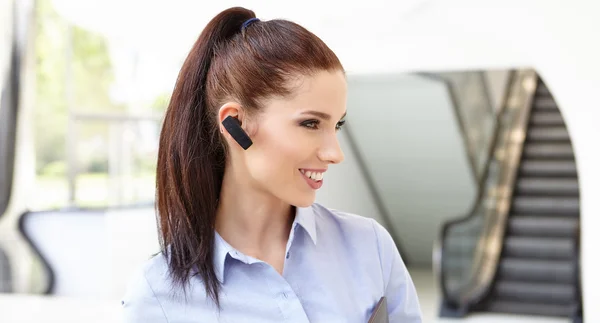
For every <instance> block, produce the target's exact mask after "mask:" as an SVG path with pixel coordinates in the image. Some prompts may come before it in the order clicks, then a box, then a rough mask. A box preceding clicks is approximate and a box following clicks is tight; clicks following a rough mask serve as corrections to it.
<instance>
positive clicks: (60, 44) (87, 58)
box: [35, 0, 125, 173]
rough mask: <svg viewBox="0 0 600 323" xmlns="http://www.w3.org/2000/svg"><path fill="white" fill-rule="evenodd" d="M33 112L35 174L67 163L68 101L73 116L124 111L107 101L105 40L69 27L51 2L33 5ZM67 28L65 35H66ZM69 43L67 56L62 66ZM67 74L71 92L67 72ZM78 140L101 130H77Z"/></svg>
mask: <svg viewBox="0 0 600 323" xmlns="http://www.w3.org/2000/svg"><path fill="white" fill-rule="evenodd" d="M36 24H37V25H36V37H35V48H36V62H37V64H36V80H37V84H36V91H37V93H36V109H35V129H36V134H35V145H36V164H37V171H38V173H39V172H41V171H42V170H43V169H44V168H45V167H46V166H47V165H48V164H50V163H52V162H56V161H64V160H66V140H67V138H66V136H67V124H68V114H67V113H68V104H69V102H68V96H69V95H71V99H72V101H71V104H72V107H71V108H72V109H73V110H74V111H77V112H109V111H113V112H114V111H123V110H124V109H125V107H124V106H123V105H117V104H114V103H113V102H111V100H110V97H109V90H110V86H111V83H112V82H113V79H114V75H113V70H112V64H111V61H110V55H109V48H108V45H107V42H106V40H105V39H104V38H103V37H102V36H100V35H97V34H94V33H93V32H90V31H87V30H84V29H82V28H80V27H76V26H71V27H69V24H68V23H67V21H65V19H64V18H62V17H60V16H59V15H58V14H57V13H56V11H55V10H54V9H53V8H52V3H51V0H38V1H37V3H36ZM69 28H70V32H69ZM69 37H70V38H71V46H70V48H71V49H70V51H71V53H70V57H71V61H70V62H67V61H66V60H67V57H68V54H67V53H68V50H69V47H68V46H67V45H68V44H69V43H68V41H69ZM68 70H70V73H71V86H72V89H71V91H68V89H67V88H66V86H67V83H66V81H67V78H66V75H67V71H68ZM81 128H82V129H83V130H82V131H81V132H79V133H78V135H80V136H82V138H85V137H91V136H93V134H98V133H103V132H105V131H106V125H102V124H90V125H86V126H85V127H81Z"/></svg>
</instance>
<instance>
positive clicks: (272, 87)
mask: <svg viewBox="0 0 600 323" xmlns="http://www.w3.org/2000/svg"><path fill="white" fill-rule="evenodd" d="M254 17H255V15H254V12H252V11H251V10H247V9H244V8H239V7H236V8H230V9H227V10H225V11H223V12H221V13H220V14H218V15H217V16H216V17H214V18H213V19H212V20H211V21H210V22H209V23H208V25H207V26H206V28H205V29H204V30H203V31H202V33H201V34H200V36H199V37H198V40H197V41H196V43H195V44H194V46H193V48H192V49H191V51H190V53H189V55H188V56H187V58H186V60H185V62H184V64H183V66H182V68H181V71H180V72H179V76H178V78H177V82H176V84H175V88H174V90H173V94H172V96H171V101H170V102H169V106H168V109H167V112H166V116H165V121H164V124H163V128H162V131H161V134H160V143H159V149H158V165H157V174H156V189H157V192H156V194H157V201H156V204H157V205H156V208H157V212H158V219H159V228H160V231H161V236H160V243H161V250H162V253H163V255H164V256H165V257H166V259H167V261H168V264H169V272H170V275H171V277H172V278H173V280H174V282H175V283H176V285H175V286H177V284H178V285H179V286H180V287H182V288H183V290H184V292H185V285H186V283H187V282H188V280H189V278H190V274H193V275H199V276H200V277H201V279H202V281H203V283H204V286H205V288H206V293H207V295H208V296H210V297H211V298H212V299H213V300H214V302H215V303H216V305H217V306H219V288H220V285H219V281H218V280H217V276H216V274H215V270H214V267H213V247H214V237H215V231H214V230H215V216H216V211H217V205H218V198H219V194H220V191H221V183H222V181H223V174H224V167H225V158H226V155H227V149H226V145H225V142H224V139H223V138H222V135H221V134H220V132H219V127H218V116H217V113H218V107H219V106H220V105H222V104H224V103H226V102H227V101H228V100H234V101H236V102H238V103H239V104H240V105H241V106H242V107H243V108H244V109H245V111H248V113H252V112H253V111H258V110H259V109H260V102H261V100H262V99H266V98H268V97H270V96H275V95H277V96H286V95H289V94H290V93H291V91H292V89H291V88H290V86H289V81H290V78H291V77H293V76H298V75H310V74H313V73H315V72H318V71H322V70H328V71H336V70H340V71H343V67H342V65H341V64H340V62H339V60H338V58H337V57H336V55H335V54H334V53H333V52H332V51H331V49H329V48H328V47H327V45H325V43H324V42H323V41H322V40H321V39H319V38H318V37H317V36H315V35H314V34H312V33H311V32H309V31H308V30H306V29H305V28H303V27H301V26H299V25H298V24H295V23H293V22H290V21H286V20H269V21H254V22H253V23H252V24H250V25H248V26H247V27H244V28H243V29H242V24H244V22H246V21H247V20H248V19H250V18H254ZM196 271H197V272H196Z"/></svg>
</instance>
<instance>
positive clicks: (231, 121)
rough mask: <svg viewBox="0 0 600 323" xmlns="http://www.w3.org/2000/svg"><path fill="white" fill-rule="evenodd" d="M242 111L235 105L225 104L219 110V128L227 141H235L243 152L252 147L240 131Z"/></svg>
mask: <svg viewBox="0 0 600 323" xmlns="http://www.w3.org/2000/svg"><path fill="white" fill-rule="evenodd" d="M242 120H243V111H242V109H241V106H240V105H239V104H237V103H226V104H224V105H223V106H222V107H221V108H220V109H219V121H220V124H219V128H220V131H221V133H222V134H224V135H225V133H227V135H225V136H226V137H227V138H228V139H233V140H235V141H236V142H237V143H238V144H239V145H240V146H241V147H242V148H243V149H244V150H246V149H248V148H250V146H252V140H251V139H250V137H249V136H248V134H247V133H246V132H245V131H244V129H242Z"/></svg>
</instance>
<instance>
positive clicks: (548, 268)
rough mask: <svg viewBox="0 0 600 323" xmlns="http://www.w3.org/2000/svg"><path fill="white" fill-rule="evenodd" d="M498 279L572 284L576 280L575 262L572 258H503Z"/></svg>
mask: <svg viewBox="0 0 600 323" xmlns="http://www.w3.org/2000/svg"><path fill="white" fill-rule="evenodd" d="M498 279H499V280H512V281H521V282H549V283H558V284H560V283H562V284H571V283H573V282H574V281H575V263H574V262H573V261H572V260H571V261H564V260H525V259H515V258H503V259H501V260H500V265H499V267H498Z"/></svg>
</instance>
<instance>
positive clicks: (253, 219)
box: [122, 8, 421, 323]
mask: <svg viewBox="0 0 600 323" xmlns="http://www.w3.org/2000/svg"><path fill="white" fill-rule="evenodd" d="M345 115H346V80H345V74H344V70H343V67H342V65H341V63H340V62H339V60H338V58H337V56H336V55H335V54H334V53H333V52H332V51H331V50H330V49H329V48H328V47H327V45H325V43H324V42H323V41H322V40H321V39H319V38H318V37H317V36H315V35H314V34H312V33H311V32H309V31H308V30H306V29H305V28H303V27H301V26H299V25H298V24H295V23H292V22H290V21H286V20H270V21H260V20H259V19H257V18H256V17H255V15H254V12H252V11H250V10H247V9H244V8H231V9H228V10H225V11H223V12H222V13H220V14H219V15H217V16H216V17H215V18H214V19H213V20H211V21H210V23H209V24H208V25H207V26H206V28H205V29H204V31H203V32H202V33H201V35H200V37H199V38H198V40H197V41H196V43H195V44H194V46H193V48H192V49H191V51H190V53H189V55H188V58H187V59H186V61H185V62H184V64H183V67H182V68H181V72H180V74H179V77H178V80H177V84H176V85H175V89H174V91H173V95H172V98H171V101H170V104H169V107H168V110H167V112H166V116H165V122H164V125H163V129H162V132H161V136H160V147H159V156H158V166H157V209H158V219H159V224H160V225H159V227H160V231H161V238H160V242H161V246H162V252H161V253H160V254H159V255H156V256H155V257H154V258H152V259H151V260H149V261H148V262H147V263H146V264H145V265H144V266H143V268H141V270H140V272H139V274H138V275H136V276H135V277H134V279H133V280H132V281H131V284H130V287H129V288H128V292H127V293H126V295H125V297H124V299H123V302H122V304H123V307H124V313H125V317H126V319H125V322H144V323H152V322H169V321H170V322H192V321H194V322H197V321H201V322H214V321H226V322H242V321H243V322H281V321H283V320H286V319H288V320H292V321H294V322H366V321H367V320H368V318H369V316H370V315H371V313H372V312H373V310H374V308H375V306H376V305H377V304H378V302H379V300H380V299H381V298H382V297H386V299H387V300H388V315H389V317H390V321H391V322H399V321H402V322H407V323H416V322H421V314H420V309H419V304H418V300H417V296H416V292H415V289H414V286H413V283H412V280H411V278H410V276H409V274H408V272H407V270H406V268H405V266H404V263H403V262H402V258H401V257H400V254H399V252H398V249H397V248H396V246H395V245H394V242H393V240H392V238H391V237H390V235H389V233H388V232H387V231H386V230H385V229H384V228H383V227H382V226H381V225H379V224H378V223H377V222H375V221H374V220H372V219H369V218H364V217H360V216H357V215H352V214H347V213H343V212H339V211H334V210H330V209H327V208H326V207H324V206H321V205H319V204H315V203H314V201H315V191H316V190H317V189H319V188H320V187H321V186H322V185H323V178H324V173H325V172H326V171H327V168H328V167H329V166H331V165H335V164H338V163H340V162H341V161H342V160H343V159H344V155H343V152H342V151H341V149H340V145H339V142H338V138H337V132H338V130H339V129H340V128H341V126H342V125H343V124H344V120H343V118H344V116H345ZM232 120H233V121H232Z"/></svg>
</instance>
